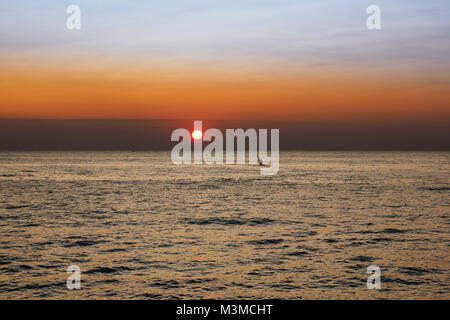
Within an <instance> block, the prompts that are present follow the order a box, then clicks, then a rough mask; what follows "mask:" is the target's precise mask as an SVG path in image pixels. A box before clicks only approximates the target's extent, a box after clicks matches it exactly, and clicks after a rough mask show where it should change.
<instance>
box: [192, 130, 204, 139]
mask: <svg viewBox="0 0 450 320" xmlns="http://www.w3.org/2000/svg"><path fill="white" fill-rule="evenodd" d="M202 137H203V134H202V132H201V131H200V130H195V131H194V132H192V139H194V140H200V139H201V138H202Z"/></svg>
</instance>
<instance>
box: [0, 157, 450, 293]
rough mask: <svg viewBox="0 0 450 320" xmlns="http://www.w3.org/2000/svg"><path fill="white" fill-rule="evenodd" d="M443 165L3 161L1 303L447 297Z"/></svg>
mask: <svg viewBox="0 0 450 320" xmlns="http://www.w3.org/2000/svg"><path fill="white" fill-rule="evenodd" d="M449 160H450V153H448V152H447V153H445V152H443V153H431V152H417V153H414V152H385V153H383V152H282V153H281V164H280V171H279V174H278V175H276V176H269V177H267V176H261V175H260V174H259V168H257V167H255V166H248V165H213V166H208V165H199V166H194V165H191V166H186V165H182V166H175V165H173V164H172V163H171V161H170V154H169V152H135V153H132V152H2V153H0V298H3V299H4V298H18V299H22V298H55V299H59V298H64V299H67V298H96V299H102V298H133V299H145V298H155V299H167V298H237V299H239V298H288V299H292V298H299V299H303V298H313V299H316V298H319V299H328V298H351V299H363V298H369V299H371V298H438V299H443V298H446V299H449V298H450V258H449V257H450V234H449V232H450V219H449V213H450V197H449V192H450V161H449ZM69 265H78V266H79V267H80V268H81V272H82V273H81V286H82V287H81V290H73V291H70V290H68V289H67V288H66V279H67V277H68V276H69V275H68V274H67V273H66V269H67V267H68V266H69ZM369 265H377V266H379V267H380V268H381V272H382V275H381V286H382V288H381V290H379V291H376V290H368V289H367V287H366V280H367V277H368V276H369V275H368V274H367V273H366V269H367V267H368V266H369Z"/></svg>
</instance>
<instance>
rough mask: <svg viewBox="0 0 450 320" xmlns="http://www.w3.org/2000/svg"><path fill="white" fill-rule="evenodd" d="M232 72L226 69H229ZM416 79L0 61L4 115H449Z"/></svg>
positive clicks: (446, 98) (448, 96)
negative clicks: (25, 64) (21, 64)
mask: <svg viewBox="0 0 450 320" xmlns="http://www.w3.org/2000/svg"><path fill="white" fill-rule="evenodd" d="M229 70H231V71H229ZM430 81H432V80H429V79H426V78H423V77H422V78H419V77H417V76H416V77H407V76H404V75H402V76H395V75H390V74H388V75H386V74H384V75H383V74H381V75H380V74H376V73H374V72H371V73H368V74H365V73H363V72H359V73H352V74H349V73H348V72H346V71H343V70H331V71H330V70H327V72H312V71H311V70H305V71H304V72H298V71H296V72H292V71H290V70H288V69H286V68H284V67H278V68H272V69H269V70H268V69H264V68H263V67H262V66H261V67H260V68H259V69H258V66H256V67H253V68H252V69H246V70H244V71H241V69H240V68H238V67H233V66H230V67H229V68H219V69H211V68H204V70H202V68H201V67H200V68H199V67H197V68H196V69H192V68H187V67H184V66H170V67H169V66H167V67H164V66H161V65H157V66H151V65H147V66H145V67H141V68H140V69H139V70H136V69H128V68H126V67H124V66H121V65H120V64H117V65H115V64H111V65H101V66H98V65H97V66H96V65H92V66H91V67H88V66H83V67H79V68H76V67H74V66H69V67H66V66H64V64H62V63H56V62H54V63H45V64H43V63H37V64H34V65H33V66H29V67H27V68H20V67H17V66H15V65H14V64H9V65H8V66H3V68H2V72H1V73H0V84H1V85H0V96H1V97H2V99H1V101H0V117H2V118H72V119H73V118H113V119H117V118H119V119H120V118H122V119H124V118H126V119H145V118H157V119H167V118H174V119H177V118H178V119H179V118H198V119H298V120H306V121H308V120H323V121H329V120H331V121H332V120H333V119H348V120H352V119H358V118H381V119H382V118H392V117H394V118H397V117H424V116H425V117H431V118H433V117H443V116H445V117H448V116H449V115H450V108H449V106H450V90H449V85H448V84H446V83H445V82H444V83H439V82H437V83H434V84H433V83H432V84H431V85H430V84H428V83H427V82H430Z"/></svg>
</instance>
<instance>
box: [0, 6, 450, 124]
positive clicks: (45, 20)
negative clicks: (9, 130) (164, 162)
mask: <svg viewBox="0 0 450 320" xmlns="http://www.w3.org/2000/svg"><path fill="white" fill-rule="evenodd" d="M70 4H77V5H79V6H80V8H81V29H80V30H68V29H67V28H66V19H67V18H68V17H69V14H67V13H66V8H67V7H68V6H69V5H70ZM372 4H376V5H378V6H379V7H380V8H381V26H382V29H381V30H372V31H371V30H368V29H367V27H366V20H367V17H368V14H366V8H367V7H368V6H369V5H372ZM449 18H450V2H449V1H448V0H442V1H438V0H431V1H423V0H409V1H402V0H398V1H384V0H383V1H382V0H374V2H372V1H370V2H369V1H361V0H353V1H350V0H342V1H331V0H328V1H324V0H314V1H309V0H308V1H306V0H252V1H250V0H235V1H233V0H226V1H225V0H214V1H211V0H170V1H138V0H128V1H115V0H109V1H98V0H89V1H87V0H71V1H56V0H54V1H49V0H45V1H44V0H35V1H25V0H15V1H6V0H0V96H1V99H0V118H6V119H8V118H16V119H194V118H195V119H220V120H224V119H272V120H295V121H303V122H304V121H312V122H328V123H330V122H331V123H333V122H353V123H356V122H361V121H387V120H389V121H390V120H396V121H399V122H402V121H403V122H405V121H417V120H420V119H425V120H427V121H432V120H433V119H439V120H440V121H442V119H447V121H448V120H449V119H450V59H449V57H450V45H449V43H450V19H449Z"/></svg>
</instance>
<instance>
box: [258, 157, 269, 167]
mask: <svg viewBox="0 0 450 320" xmlns="http://www.w3.org/2000/svg"><path fill="white" fill-rule="evenodd" d="M258 165H259V166H260V167H268V165H267V164H264V163H263V162H262V161H261V159H260V158H259V157H258Z"/></svg>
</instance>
